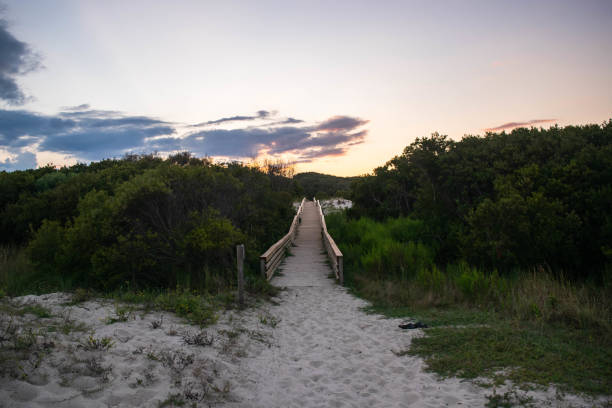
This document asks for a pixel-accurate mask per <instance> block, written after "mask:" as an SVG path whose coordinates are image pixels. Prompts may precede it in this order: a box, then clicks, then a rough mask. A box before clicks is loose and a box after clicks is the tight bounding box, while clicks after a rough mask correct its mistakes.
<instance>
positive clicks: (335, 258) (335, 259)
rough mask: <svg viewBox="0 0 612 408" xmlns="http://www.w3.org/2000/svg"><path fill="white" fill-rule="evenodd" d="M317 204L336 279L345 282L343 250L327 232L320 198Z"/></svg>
mask: <svg viewBox="0 0 612 408" xmlns="http://www.w3.org/2000/svg"><path fill="white" fill-rule="evenodd" d="M315 204H316V206H317V209H318V210H319V219H320V221H321V232H322V234H323V244H325V250H326V251H327V257H328V258H329V262H330V263H331V266H332V269H333V270H334V273H335V274H336V279H338V280H339V281H340V284H341V285H343V284H344V271H343V264H342V260H343V258H342V252H340V250H339V249H338V245H336V242H335V241H334V239H333V238H332V237H331V235H329V232H327V225H325V215H324V214H323V209H322V208H321V203H320V202H319V200H317V199H315Z"/></svg>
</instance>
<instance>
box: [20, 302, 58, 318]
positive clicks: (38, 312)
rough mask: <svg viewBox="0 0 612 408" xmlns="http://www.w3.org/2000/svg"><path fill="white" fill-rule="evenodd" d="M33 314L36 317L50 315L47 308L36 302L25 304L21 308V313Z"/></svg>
mask: <svg viewBox="0 0 612 408" xmlns="http://www.w3.org/2000/svg"><path fill="white" fill-rule="evenodd" d="M28 313H29V314H33V315H34V316H36V317H39V318H41V319H44V318H47V317H51V312H50V311H49V309H47V308H45V307H43V306H41V305H39V304H38V303H33V304H29V305H25V306H23V307H22V308H21V314H28Z"/></svg>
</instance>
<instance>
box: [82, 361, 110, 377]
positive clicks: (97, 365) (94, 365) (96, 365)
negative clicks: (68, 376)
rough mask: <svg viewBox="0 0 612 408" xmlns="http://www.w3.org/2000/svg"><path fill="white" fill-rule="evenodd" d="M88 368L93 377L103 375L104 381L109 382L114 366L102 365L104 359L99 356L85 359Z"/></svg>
mask: <svg viewBox="0 0 612 408" xmlns="http://www.w3.org/2000/svg"><path fill="white" fill-rule="evenodd" d="M85 365H86V366H87V370H89V374H90V375H91V376H92V377H101V378H102V382H108V381H109V380H110V375H111V373H112V372H113V367H112V366H110V365H108V366H104V365H102V361H101V360H100V359H99V358H96V357H91V358H89V359H87V360H86V361H85Z"/></svg>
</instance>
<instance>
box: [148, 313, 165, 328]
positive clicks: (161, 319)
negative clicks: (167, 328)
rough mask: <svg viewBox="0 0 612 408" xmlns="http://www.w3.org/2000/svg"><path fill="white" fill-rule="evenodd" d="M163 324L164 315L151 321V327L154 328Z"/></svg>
mask: <svg viewBox="0 0 612 408" xmlns="http://www.w3.org/2000/svg"><path fill="white" fill-rule="evenodd" d="M163 324H164V315H161V317H160V318H159V319H156V320H153V321H152V322H151V328H152V329H160V328H161V327H162V325H163Z"/></svg>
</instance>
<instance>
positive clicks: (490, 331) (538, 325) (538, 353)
mask: <svg viewBox="0 0 612 408" xmlns="http://www.w3.org/2000/svg"><path fill="white" fill-rule="evenodd" d="M326 222H327V228H328V230H329V232H330V234H331V235H332V236H333V237H334V240H335V241H336V243H337V244H338V246H339V248H340V250H341V251H342V252H343V254H344V265H345V268H344V276H345V282H346V283H347V285H348V286H349V287H350V288H351V289H352V290H353V291H354V292H355V293H356V294H357V295H358V296H361V297H363V298H365V299H367V300H369V301H371V302H372V307H371V309H373V311H377V312H381V313H384V314H386V315H389V316H402V317H404V316H406V317H411V318H418V319H421V320H424V321H425V322H426V323H427V324H428V325H430V326H433V327H435V326H438V327H437V328H433V329H429V330H428V332H427V335H426V336H425V337H420V338H417V339H414V340H413V342H412V346H411V349H410V350H406V351H405V353H407V354H414V355H419V356H421V357H423V358H424V359H425V361H426V363H427V365H428V367H429V369H430V370H432V371H435V372H437V373H438V374H440V375H442V376H449V375H454V376H460V377H465V378H475V377H479V376H484V377H487V376H488V377H493V378H494V379H496V380H501V381H502V382H503V380H504V379H510V380H512V381H514V383H515V384H519V385H520V384H541V385H543V386H546V385H547V384H551V383H555V384H557V385H559V386H560V387H561V388H562V389H567V390H571V391H577V392H586V393H590V394H593V395H597V394H602V393H603V394H609V391H608V390H609V389H611V388H610V387H612V370H611V367H612V342H611V340H610V339H612V284H610V282H611V281H612V279H610V277H612V273H611V272H612V270H611V269H610V268H609V269H608V270H607V271H606V272H605V273H604V274H603V275H604V277H606V279H604V283H603V285H599V286H596V285H594V284H593V283H588V282H572V281H570V280H568V279H566V278H564V277H563V276H562V275H561V274H553V272H552V271H551V270H549V269H547V268H544V267H539V268H536V269H533V270H528V271H514V272H513V273H511V274H506V275H500V274H499V273H498V272H497V271H495V270H493V271H485V270H483V269H481V268H478V267H474V266H472V265H469V264H467V263H466V262H456V263H453V264H450V265H443V266H440V265H436V264H435V263H434V259H435V253H436V246H435V241H433V240H431V238H430V237H428V236H427V234H426V229H425V228H424V226H423V224H422V222H420V221H418V220H412V219H409V218H399V219H390V220H387V221H385V222H375V221H373V220H370V219H367V218H361V219H358V220H349V219H347V218H346V217H345V216H344V214H332V215H329V216H327V217H326ZM466 325H467V326H466ZM503 368H505V369H506V370H502V371H501V372H502V373H504V374H500V370H501V369H503Z"/></svg>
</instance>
